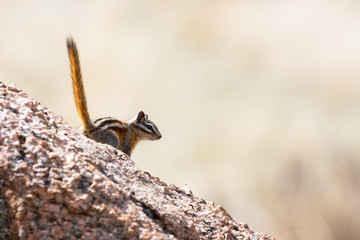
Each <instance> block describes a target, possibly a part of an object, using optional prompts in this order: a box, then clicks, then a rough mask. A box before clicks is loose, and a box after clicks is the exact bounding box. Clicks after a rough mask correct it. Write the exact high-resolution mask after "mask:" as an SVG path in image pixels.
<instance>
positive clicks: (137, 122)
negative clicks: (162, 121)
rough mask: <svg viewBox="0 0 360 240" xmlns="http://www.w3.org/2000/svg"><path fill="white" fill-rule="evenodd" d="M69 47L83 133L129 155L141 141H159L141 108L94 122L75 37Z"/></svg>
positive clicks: (154, 127)
mask: <svg viewBox="0 0 360 240" xmlns="http://www.w3.org/2000/svg"><path fill="white" fill-rule="evenodd" d="M66 45H67V49H68V54H69V59H70V68H71V78H72V86H73V92H74V98H75V104H76V108H77V112H78V114H79V117H80V119H81V121H82V124H83V134H84V135H85V136H86V137H88V138H91V139H93V140H95V141H97V142H101V143H106V144H109V145H111V146H113V147H115V148H117V149H120V150H121V151H122V152H124V153H126V154H127V155H129V156H130V155H131V153H132V151H133V150H134V148H135V146H136V145H137V143H138V142H139V141H140V140H158V139H160V138H161V134H160V132H159V130H158V128H157V127H156V125H155V124H154V123H153V122H152V121H150V120H149V119H148V116H147V114H145V113H144V112H143V111H140V112H139V113H138V115H137V116H136V117H134V118H133V119H131V120H129V121H120V120H118V119H115V118H111V117H105V118H99V119H97V120H95V121H94V122H92V121H91V120H90V115H89V112H88V110H87V103H86V96H85V90H84V85H83V81H82V76H81V68H80V59H79V53H78V50H77V46H76V43H75V41H74V39H73V38H72V37H71V36H69V37H68V38H67V39H66Z"/></svg>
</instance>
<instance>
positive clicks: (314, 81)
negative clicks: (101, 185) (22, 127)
mask: <svg viewBox="0 0 360 240" xmlns="http://www.w3.org/2000/svg"><path fill="white" fill-rule="evenodd" d="M359 13H360V3H359V2H358V1H350V0H345V1H334V0H328V1H322V0H313V1H301V0H292V1H245V0H243V1H176V2H174V1H170V2H168V1H160V0H156V1H118V0H116V1H115V0H113V1H101V2H100V1H70V0H64V1H45V0H43V1H39V0H35V1H25V0H24V1H4V0H0V81H4V82H7V83H15V84H16V86H17V87H18V88H20V89H22V90H24V91H26V92H27V93H28V94H29V96H30V97H32V98H35V99H37V100H39V101H40V102H41V103H42V104H44V105H46V106H47V107H48V108H49V109H50V110H52V111H53V112H55V113H57V114H59V115H61V116H63V118H64V119H65V120H66V121H67V122H69V123H70V124H71V125H72V126H74V127H76V128H77V127H79V126H80V121H79V118H78V116H77V113H76V109H75V105H74V101H73V96H72V89H71V80H70V75H69V62H68V57H67V51H66V47H65V39H66V37H67V36H68V35H69V34H72V35H73V37H74V38H75V40H76V41H77V44H78V47H79V51H80V57H81V63H82V70H83V78H84V81H85V88H86V92H87V97H88V105H89V111H90V115H91V117H92V118H93V119H96V118H99V117H105V116H113V117H116V118H118V119H121V120H128V119H129V118H131V117H133V116H135V115H136V114H137V113H138V111H140V110H144V111H145V112H147V113H148V114H149V117H150V119H152V120H153V121H154V122H155V123H156V124H157V126H158V127H159V129H160V131H161V133H162V134H163V138H162V139H161V140H160V141H158V142H144V143H141V144H139V146H138V147H137V149H136V150H135V152H134V154H133V156H132V159H133V160H134V161H135V162H136V164H137V165H138V166H139V167H140V168H141V169H143V170H144V171H148V172H150V173H151V174H152V175H153V176H158V177H160V179H161V180H163V181H165V182H166V183H168V184H176V185H178V186H183V185H184V184H185V183H187V184H189V185H190V186H191V189H192V191H193V193H194V195H195V196H198V197H201V198H205V199H207V200H211V201H214V202H215V203H216V204H220V205H222V206H224V207H225V209H227V210H228V212H229V213H230V214H231V215H232V216H233V217H235V218H236V219H238V220H239V221H242V222H246V223H248V224H249V225H250V228H251V229H253V230H256V231H260V232H266V233H268V234H270V235H272V236H274V237H276V238H277V239H309V240H312V239H319V240H321V239H326V240H329V239H330V240H331V239H360V228H359V226H360V218H359V216H358V215H359V212H360V148H359V146H360V14H359Z"/></svg>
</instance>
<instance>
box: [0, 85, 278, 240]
mask: <svg viewBox="0 0 360 240" xmlns="http://www.w3.org/2000/svg"><path fill="white" fill-rule="evenodd" d="M0 187H1V188H0V189H1V190H0V239H37V240H40V239H252V240H256V239H273V238H271V237H269V236H267V235H266V234H262V233H257V232H254V231H252V230H250V229H249V227H248V226H247V225H246V224H244V223H240V222H238V221H237V220H235V219H233V218H232V217H231V216H230V215H229V214H228V213H227V212H226V211H225V210H224V209H223V208H222V207H221V206H216V205H215V204H214V203H212V202H208V201H206V200H203V199H199V198H197V197H195V196H193V195H192V193H191V191H190V190H189V189H186V188H178V187H176V186H174V185H167V184H166V183H164V182H162V181H160V179H159V178H157V177H153V176H151V175H150V174H149V173H147V172H143V171H141V170H140V169H138V168H137V167H136V166H135V164H134V162H133V161H132V160H131V159H129V158H128V157H127V155H125V154H124V153H122V152H120V151H118V150H116V149H114V148H112V147H111V146H107V145H103V144H100V143H96V142H94V141H92V140H90V139H88V138H86V137H84V136H83V135H82V134H81V133H79V132H78V131H76V130H74V129H72V128H71V127H70V126H69V124H67V123H66V122H65V121H64V120H63V119H62V118H61V117H59V116H57V115H55V114H54V113H52V112H51V111H49V110H48V109H47V108H46V107H44V106H42V105H41V104H40V103H39V102H37V101H36V100H33V99H30V98H29V97H28V96H27V95H26V94H25V93H24V92H22V91H20V90H18V89H16V87H15V86H13V85H10V86H8V85H6V84H4V83H3V82H0Z"/></svg>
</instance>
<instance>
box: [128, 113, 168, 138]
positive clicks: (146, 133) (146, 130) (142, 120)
mask: <svg viewBox="0 0 360 240" xmlns="http://www.w3.org/2000/svg"><path fill="white" fill-rule="evenodd" d="M131 124H132V125H133V126H134V128H135V129H136V131H137V133H138V134H139V136H140V139H141V140H159V139H160V138H161V133H160V132H159V130H158V128H157V127H156V125H155V123H153V122H152V121H150V120H149V119H148V115H147V114H145V113H144V112H143V111H140V112H139V114H138V115H137V117H136V119H135V120H134V121H133V122H132V123H131Z"/></svg>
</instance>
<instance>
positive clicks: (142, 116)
mask: <svg viewBox="0 0 360 240" xmlns="http://www.w3.org/2000/svg"><path fill="white" fill-rule="evenodd" d="M144 118H145V113H144V112H143V111H140V112H139V114H138V116H137V118H136V120H137V121H138V122H140V121H141V120H142V119H144Z"/></svg>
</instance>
